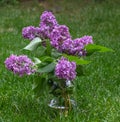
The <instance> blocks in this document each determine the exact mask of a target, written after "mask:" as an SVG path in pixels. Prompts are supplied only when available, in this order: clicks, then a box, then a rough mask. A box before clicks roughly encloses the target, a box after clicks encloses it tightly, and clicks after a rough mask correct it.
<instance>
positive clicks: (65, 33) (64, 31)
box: [50, 25, 71, 52]
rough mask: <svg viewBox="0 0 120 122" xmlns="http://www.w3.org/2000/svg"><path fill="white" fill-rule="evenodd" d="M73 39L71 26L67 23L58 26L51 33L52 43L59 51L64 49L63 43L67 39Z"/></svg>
mask: <svg viewBox="0 0 120 122" xmlns="http://www.w3.org/2000/svg"><path fill="white" fill-rule="evenodd" d="M67 39H71V36H70V33H69V28H68V27H67V26H65V25H59V26H56V27H55V28H54V29H53V31H52V32H51V35H50V41H51V45H52V46H53V47H54V48H56V49H57V50H58V51H60V52H61V51H62V50H63V49H62V44H63V43H64V42H65V41H66V40H67Z"/></svg>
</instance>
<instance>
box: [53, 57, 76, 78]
mask: <svg viewBox="0 0 120 122" xmlns="http://www.w3.org/2000/svg"><path fill="white" fill-rule="evenodd" d="M75 70H76V63H75V62H69V61H68V60H67V59H65V58H64V57H62V58H61V59H60V60H59V61H58V64H57V65H56V67H55V75H56V76H57V77H58V78H60V79H66V80H73V79H75V77H76V71H75Z"/></svg>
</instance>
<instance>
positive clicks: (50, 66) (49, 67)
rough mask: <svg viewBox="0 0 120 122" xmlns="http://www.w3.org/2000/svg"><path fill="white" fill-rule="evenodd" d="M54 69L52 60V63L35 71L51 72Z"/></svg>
mask: <svg viewBox="0 0 120 122" xmlns="http://www.w3.org/2000/svg"><path fill="white" fill-rule="evenodd" d="M54 69H55V63H54V62H52V63H50V64H48V65H47V66H45V67H41V68H40V69H38V71H37V72H39V73H49V72H52V71H53V70H54Z"/></svg>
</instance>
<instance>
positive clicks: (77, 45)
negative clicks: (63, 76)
mask: <svg viewBox="0 0 120 122" xmlns="http://www.w3.org/2000/svg"><path fill="white" fill-rule="evenodd" d="M92 43H93V40H92V36H83V37H81V38H77V39H74V40H70V39H68V40H66V41H64V43H63V45H62V50H63V52H65V53H67V54H71V55H77V56H84V55H85V54H86V51H85V50H84V46H85V45H87V44H92Z"/></svg>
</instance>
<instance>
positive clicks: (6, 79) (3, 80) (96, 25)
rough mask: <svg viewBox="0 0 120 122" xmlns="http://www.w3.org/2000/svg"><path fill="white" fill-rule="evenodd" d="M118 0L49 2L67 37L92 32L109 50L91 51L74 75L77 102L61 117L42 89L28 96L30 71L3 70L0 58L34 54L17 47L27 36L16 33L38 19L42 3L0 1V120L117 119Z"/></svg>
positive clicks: (119, 68) (119, 71)
mask: <svg viewBox="0 0 120 122" xmlns="http://www.w3.org/2000/svg"><path fill="white" fill-rule="evenodd" d="M119 4H120V2H119V0H114V1H113V0H109V1H108V0H105V1H103V2H94V0H90V1H87V0H85V1H84V2H83V1H82V0H76V1H74V0H70V2H66V0H63V1H61V2H59V4H57V3H55V6H60V7H61V8H60V11H56V10H55V9H54V8H51V7H50V8H49V9H52V10H53V11H54V12H55V16H56V18H57V20H58V22H59V23H60V24H66V25H67V26H68V27H69V28H70V32H71V35H72V36H73V38H76V37H81V36H83V35H92V36H93V38H94V43H96V44H100V45H103V46H107V47H110V48H112V49H113V50H115V52H114V53H99V54H98V53H95V54H94V55H92V56H91V57H88V58H87V59H88V60H91V61H92V63H91V64H89V65H87V66H84V67H85V72H86V76H84V77H80V78H79V79H76V81H75V86H76V89H75V99H76V101H77V108H76V109H75V110H74V111H72V112H71V113H70V115H69V116H68V117H67V118H65V117H64V116H63V117H62V118H61V119H60V117H59V115H58V114H57V113H56V112H55V111H54V110H52V109H50V108H49V107H48V106H47V103H48V101H49V97H47V95H46V92H43V94H41V97H40V99H36V98H35V97H34V93H33V91H32V89H31V88H32V83H33V80H34V76H30V77H27V76H25V77H23V78H20V77H18V76H15V75H13V74H12V73H11V72H9V71H7V70H6V69H5V66H4V61H5V59H6V58H7V57H8V56H9V55H10V54H11V53H14V54H28V55H29V57H31V58H32V56H33V55H34V54H30V53H29V52H24V51H23V50H21V49H22V48H23V47H25V46H26V45H27V44H28V43H29V42H28V41H27V40H25V39H23V38H22V35H21V30H22V28H23V27H24V26H29V25H35V26H38V25H39V16H40V15H41V13H42V12H43V11H44V8H43V7H42V6H40V5H39V4H38V3H36V2H34V3H29V4H28V3H25V4H23V3H22V4H19V5H16V6H9V5H7V6H2V7H0V122H119V120H120V40H119V39H120V7H119Z"/></svg>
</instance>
